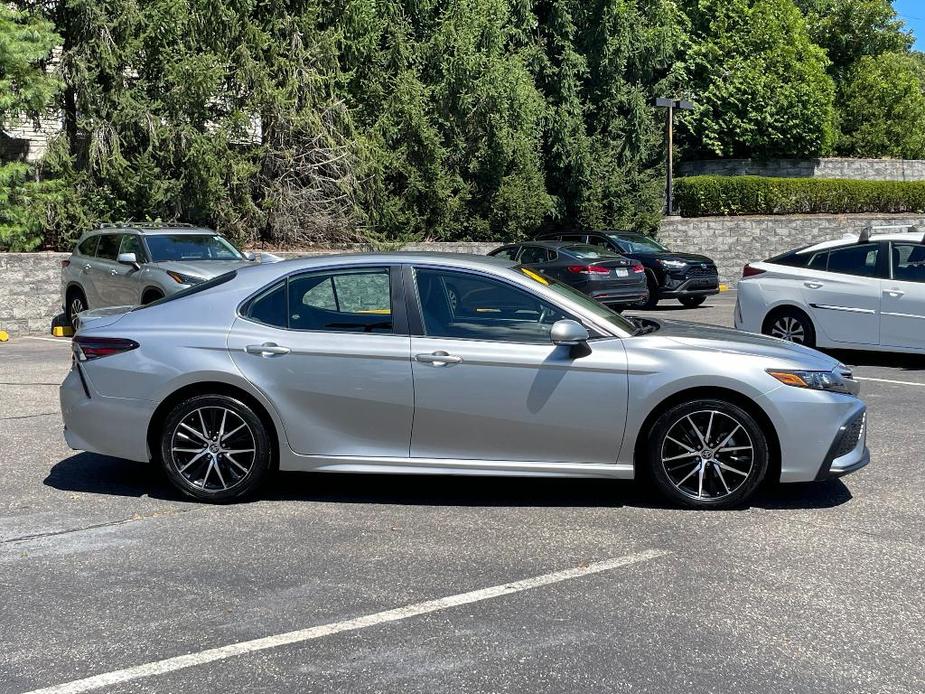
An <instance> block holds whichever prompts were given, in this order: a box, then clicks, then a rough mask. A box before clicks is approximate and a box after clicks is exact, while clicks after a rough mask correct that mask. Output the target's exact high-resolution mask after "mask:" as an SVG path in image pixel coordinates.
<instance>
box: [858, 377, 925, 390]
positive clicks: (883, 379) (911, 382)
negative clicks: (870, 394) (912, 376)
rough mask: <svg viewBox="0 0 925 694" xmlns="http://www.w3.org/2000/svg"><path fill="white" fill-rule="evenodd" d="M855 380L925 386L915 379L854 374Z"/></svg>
mask: <svg viewBox="0 0 925 694" xmlns="http://www.w3.org/2000/svg"><path fill="white" fill-rule="evenodd" d="M854 380H856V381H876V382H877V383H893V384H895V385H898V386H918V387H919V388H925V383H916V382H915V381H895V380H893V379H892V378H870V377H868V376H855V377H854Z"/></svg>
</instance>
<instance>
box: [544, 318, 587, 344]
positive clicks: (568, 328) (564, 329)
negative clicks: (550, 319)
mask: <svg viewBox="0 0 925 694" xmlns="http://www.w3.org/2000/svg"><path fill="white" fill-rule="evenodd" d="M589 337H590V335H589V334H588V329H587V328H585V326H583V325H582V324H581V323H579V322H577V321H573V320H559V321H556V322H555V323H553V324H552V329H551V330H550V331H549V339H550V340H552V342H553V344H556V345H566V346H570V347H574V346H575V345H581V344H584V343H586V342H587V341H588V338H589Z"/></svg>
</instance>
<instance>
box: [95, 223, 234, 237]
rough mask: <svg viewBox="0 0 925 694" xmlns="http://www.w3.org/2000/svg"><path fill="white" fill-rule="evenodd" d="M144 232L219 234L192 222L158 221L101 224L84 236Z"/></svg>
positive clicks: (152, 233) (147, 234) (149, 233)
mask: <svg viewBox="0 0 925 694" xmlns="http://www.w3.org/2000/svg"><path fill="white" fill-rule="evenodd" d="M107 233H109V234H142V235H146V236H151V235H156V234H170V235H172V236H173V235H185V234H190V235H202V234H209V235H212V236H214V235H216V234H217V235H219V236H221V234H219V233H218V232H217V231H215V230H214V229H209V228H208V227H196V226H193V225H191V224H179V223H175V224H161V223H157V222H137V223H135V222H126V223H124V224H122V223H119V224H101V225H99V226H98V227H97V228H96V229H91V230H90V231H88V232H86V233H85V234H84V236H85V237H86V236H93V235H94V234H107Z"/></svg>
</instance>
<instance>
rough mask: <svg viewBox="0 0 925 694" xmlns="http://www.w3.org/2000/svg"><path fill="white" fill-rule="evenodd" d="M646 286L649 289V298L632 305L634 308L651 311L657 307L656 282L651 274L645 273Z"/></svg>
mask: <svg viewBox="0 0 925 694" xmlns="http://www.w3.org/2000/svg"><path fill="white" fill-rule="evenodd" d="M646 286H647V287H648V289H649V296H647V297H646V298H645V300H644V301H640V302H639V303H637V304H634V307H635V308H641V309H647V310H651V309H654V308H655V307H656V306H658V281H657V280H656V279H655V276H654V275H653V274H652V273H651V272H646Z"/></svg>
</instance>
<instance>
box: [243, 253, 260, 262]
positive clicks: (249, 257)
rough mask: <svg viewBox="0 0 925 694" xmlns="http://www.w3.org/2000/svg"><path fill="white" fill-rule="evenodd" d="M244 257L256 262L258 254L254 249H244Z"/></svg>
mask: <svg viewBox="0 0 925 694" xmlns="http://www.w3.org/2000/svg"><path fill="white" fill-rule="evenodd" d="M244 259H245V260H249V261H251V262H254V261H255V260H257V256H256V255H254V252H253V251H244Z"/></svg>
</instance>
